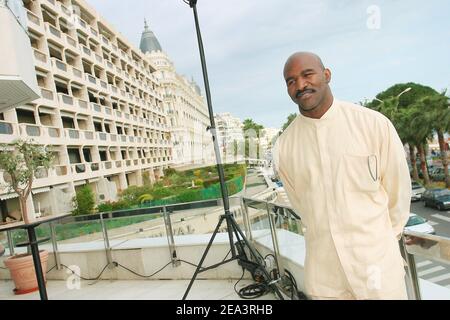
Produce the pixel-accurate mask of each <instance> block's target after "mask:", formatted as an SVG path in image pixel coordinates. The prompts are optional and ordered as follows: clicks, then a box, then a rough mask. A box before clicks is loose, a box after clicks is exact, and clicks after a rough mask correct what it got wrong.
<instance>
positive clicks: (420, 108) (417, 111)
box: [400, 99, 433, 185]
mask: <svg viewBox="0 0 450 320" xmlns="http://www.w3.org/2000/svg"><path fill="white" fill-rule="evenodd" d="M427 108H428V107H427V105H424V104H423V103H422V99H420V100H419V101H418V102H417V103H414V104H412V105H410V107H409V108H407V109H406V108H405V109H402V111H401V117H400V118H402V121H401V122H402V124H401V126H402V128H404V129H403V130H402V133H407V135H408V136H407V139H408V140H409V141H410V142H411V143H412V144H413V145H415V146H416V147H417V151H418V154H419V158H420V168H421V171H422V173H423V179H424V184H425V185H429V184H430V183H431V181H430V176H429V174H428V168H427V165H426V155H425V146H426V145H427V144H428V140H429V139H430V138H431V137H432V134H433V129H432V124H431V121H430V118H429V116H428V115H427V113H428V112H427V110H425V109H427ZM413 158H414V160H415V157H413ZM414 162H415V161H414ZM411 163H412V159H411Z"/></svg>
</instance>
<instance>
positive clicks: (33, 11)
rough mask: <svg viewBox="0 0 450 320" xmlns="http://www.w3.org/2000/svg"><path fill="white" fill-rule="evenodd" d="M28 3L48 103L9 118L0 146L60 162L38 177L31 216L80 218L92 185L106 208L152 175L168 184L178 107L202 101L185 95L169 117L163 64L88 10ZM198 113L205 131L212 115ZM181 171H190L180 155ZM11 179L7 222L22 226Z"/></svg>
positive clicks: (0, 131) (75, 4)
mask: <svg viewBox="0 0 450 320" xmlns="http://www.w3.org/2000/svg"><path fill="white" fill-rule="evenodd" d="M23 2H24V6H25V9H26V11H27V17H28V22H27V25H28V27H27V29H28V34H29V38H30V41H31V46H32V49H33V52H31V53H30V54H32V55H33V58H34V63H35V70H36V74H37V81H38V85H39V87H40V91H41V97H40V98H39V99H37V100H35V101H33V102H32V103H30V104H27V105H23V106H19V107H16V108H15V109H11V110H8V111H5V112H2V113H0V143H10V142H12V141H14V140H16V139H19V138H21V139H34V140H35V141H37V142H38V143H40V144H42V145H45V146H50V147H51V149H52V150H53V152H54V154H55V155H56V157H55V160H54V163H53V166H52V167H51V168H50V169H49V170H42V171H40V172H38V173H37V177H36V178H37V179H36V180H35V182H34V184H33V191H32V195H30V198H29V199H28V206H29V210H30V211H31V212H33V210H34V212H37V211H40V213H41V214H42V215H48V214H54V213H62V212H68V211H71V210H72V203H71V199H72V197H73V196H74V195H75V192H76V190H77V188H79V187H80V186H83V185H86V184H89V185H91V186H92V189H93V190H94V192H95V194H96V197H97V201H98V202H102V201H108V200H115V199H116V198H117V193H118V192H119V191H120V190H123V189H125V188H127V187H128V186H129V185H140V184H142V174H143V173H144V172H148V174H149V176H150V179H151V181H152V182H154V181H156V180H158V179H159V177H161V176H162V174H163V170H164V169H165V168H167V167H169V166H171V165H172V163H173V162H174V159H175V158H174V152H173V150H174V149H173V146H172V140H171V126H172V125H173V124H174V123H172V122H171V121H172V118H173V117H172V116H169V113H168V111H171V112H173V111H174V110H175V111H176V110H178V111H179V112H181V109H177V108H178V107H177V106H176V103H177V102H178V101H180V100H182V99H184V100H185V101H184V100H183V102H184V103H185V104H186V105H189V104H191V103H192V102H191V101H192V100H195V103H193V105H194V106H195V107H196V108H197V107H198V106H199V105H200V104H201V102H200V101H201V98H200V97H199V95H198V94H197V96H196V95H195V94H194V93H192V92H190V93H189V94H188V95H189V97H188V98H181V97H184V95H185V93H184V92H181V93H180V89H178V91H177V92H178V93H179V95H178V98H177V100H175V101H173V103H172V104H170V105H169V108H168V106H167V105H166V104H165V100H166V99H165V98H166V97H167V96H168V95H169V92H168V91H167V89H166V87H165V86H164V87H163V86H162V83H164V82H161V79H159V77H158V76H157V69H158V66H156V65H155V64H154V63H155V61H157V59H150V58H149V56H148V54H147V55H145V54H144V53H142V52H141V50H140V49H138V48H136V47H134V46H133V45H132V44H131V43H130V42H129V41H128V40H127V39H125V38H123V36H121V35H120V34H119V33H118V32H117V31H116V30H114V28H113V27H112V26H111V25H110V24H109V23H108V22H107V21H105V19H103V18H102V17H100V16H99V14H98V13H97V12H96V11H95V10H94V9H93V8H92V7H90V6H89V5H88V4H87V3H86V2H85V1H83V0H24V1H23ZM1 23H2V22H1V21H0V25H1ZM144 33H145V32H144ZM143 35H144V34H143ZM186 86H188V85H187V84H186ZM183 88H184V87H183ZM183 88H182V90H187V89H185V88H184V89H183ZM198 112H199V114H200V115H198V114H196V113H195V112H194V111H192V112H190V113H189V117H194V118H195V119H196V120H198V121H201V122H202V124H205V123H206V118H205V117H204V110H200V111H198ZM179 115H180V117H181V113H179ZM193 121H194V120H193ZM183 125H188V126H190V125H191V123H190V122H185V121H184V120H183V118H180V121H179V122H178V123H176V125H175V128H177V129H176V131H175V136H176V135H177V134H178V137H180V136H182V134H181V132H182V129H179V128H182V127H183ZM177 139H180V138H176V139H175V141H178V140H177ZM187 143H191V140H187ZM175 150H176V149H175ZM189 160H190V159H189ZM196 160H198V159H196ZM175 162H176V163H177V164H178V163H182V162H183V154H179V153H178V151H177V154H176V160H175ZM4 179H5V177H4V176H3V174H2V173H0V185H1V187H0V213H1V218H3V219H5V217H6V215H10V216H13V217H19V216H20V213H19V202H18V199H17V197H16V195H15V194H14V193H8V190H7V189H6V188H4ZM2 183H3V184H2Z"/></svg>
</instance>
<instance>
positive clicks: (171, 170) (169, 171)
mask: <svg viewBox="0 0 450 320" xmlns="http://www.w3.org/2000/svg"><path fill="white" fill-rule="evenodd" d="M176 173H177V170H175V169H172V168H167V169H164V175H165V176H166V177H169V176H171V175H173V174H176Z"/></svg>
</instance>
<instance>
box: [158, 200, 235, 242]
mask: <svg viewBox="0 0 450 320" xmlns="http://www.w3.org/2000/svg"><path fill="white" fill-rule="evenodd" d="M167 201H168V200H167ZM166 211H167V213H168V214H169V216H170V222H171V226H172V234H173V236H174V237H175V244H182V243H183V238H182V237H181V238H180V237H178V236H188V235H201V234H211V233H213V232H214V230H215V228H216V227H217V224H218V222H219V220H220V216H221V215H222V214H223V213H224V210H223V206H222V205H221V204H220V203H219V202H218V201H217V200H207V201H196V202H189V203H180V204H173V205H167V206H166ZM226 226H227V225H226V222H225V221H224V222H223V223H222V225H221V228H220V229H219V232H221V233H223V232H227V231H226Z"/></svg>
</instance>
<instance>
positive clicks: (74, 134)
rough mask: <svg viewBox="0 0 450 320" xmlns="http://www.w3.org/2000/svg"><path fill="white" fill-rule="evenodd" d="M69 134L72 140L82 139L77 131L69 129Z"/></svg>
mask: <svg viewBox="0 0 450 320" xmlns="http://www.w3.org/2000/svg"><path fill="white" fill-rule="evenodd" d="M66 132H67V134H68V136H69V138H71V139H80V132H79V131H78V130H75V129H67V131H66Z"/></svg>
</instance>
